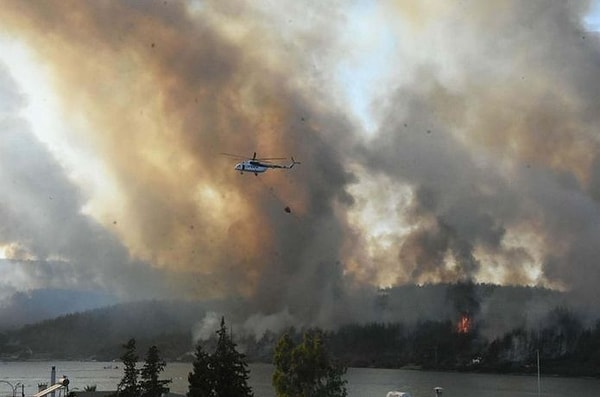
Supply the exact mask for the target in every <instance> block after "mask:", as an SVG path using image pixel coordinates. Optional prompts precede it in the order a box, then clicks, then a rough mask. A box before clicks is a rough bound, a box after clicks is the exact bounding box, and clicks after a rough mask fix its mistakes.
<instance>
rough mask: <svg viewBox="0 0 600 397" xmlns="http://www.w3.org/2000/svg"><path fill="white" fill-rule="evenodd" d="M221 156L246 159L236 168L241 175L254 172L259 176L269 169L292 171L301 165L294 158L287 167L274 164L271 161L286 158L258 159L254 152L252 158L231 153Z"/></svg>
mask: <svg viewBox="0 0 600 397" xmlns="http://www.w3.org/2000/svg"><path fill="white" fill-rule="evenodd" d="M221 154H222V155H225V156H229V157H234V158H239V159H244V161H242V162H240V163H237V164H236V165H235V167H234V169H235V170H236V171H239V172H240V174H243V173H244V172H252V173H254V175H258V174H260V173H263V172H265V171H266V170H268V169H269V168H281V169H288V170H289V169H292V168H293V167H294V166H295V165H296V164H300V162H299V161H296V160H294V158H293V157H292V162H291V163H289V164H287V165H285V164H274V163H272V162H271V161H274V160H285V157H273V158H256V152H254V155H253V156H252V158H249V157H244V156H238V155H235V154H229V153H221Z"/></svg>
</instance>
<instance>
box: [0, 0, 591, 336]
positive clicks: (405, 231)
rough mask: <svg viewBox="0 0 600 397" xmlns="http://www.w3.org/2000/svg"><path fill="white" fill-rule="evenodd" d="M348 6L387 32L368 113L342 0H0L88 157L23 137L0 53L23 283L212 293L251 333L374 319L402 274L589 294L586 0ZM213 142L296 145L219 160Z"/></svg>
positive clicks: (5, 230) (254, 147)
mask: <svg viewBox="0 0 600 397" xmlns="http://www.w3.org/2000/svg"><path fill="white" fill-rule="evenodd" d="M369 7H372V8H374V9H375V11H374V12H372V13H371V14H369V15H370V16H369V18H375V19H376V20H374V21H372V22H373V23H377V24H383V25H385V26H387V27H388V28H387V30H386V31H385V35H386V37H385V39H384V41H385V42H386V43H390V44H389V45H388V46H387V47H385V48H387V50H386V51H388V53H387V54H386V57H387V58H386V63H387V67H385V68H383V69H384V70H385V72H383V73H382V75H381V76H379V79H378V80H377V81H376V82H373V87H372V90H371V91H370V93H371V95H372V96H373V97H372V99H373V101H372V104H371V110H372V113H371V116H370V117H371V120H370V123H371V124H374V125H377V128H375V129H374V131H372V132H371V133H369V134H366V133H363V131H362V129H361V128H360V127H359V126H360V123H359V122H358V121H357V117H358V116H355V115H353V114H352V113H351V108H352V106H351V105H349V103H352V101H353V100H354V99H352V98H351V99H350V100H348V99H347V98H344V97H343V92H344V85H347V84H352V83H353V82H352V78H349V79H347V80H344V79H342V78H340V76H339V73H338V72H339V71H340V69H341V68H342V66H340V65H342V64H343V62H342V61H340V59H342V60H343V59H354V57H356V56H357V55H358V54H357V53H356V49H355V48H354V47H353V42H352V40H349V39H348V35H347V34H344V33H345V32H346V31H347V30H348V29H350V28H351V27H352V24H353V23H355V22H356V19H357V18H359V19H360V18H361V16H360V15H359V14H360V13H357V12H356V9H355V8H356V5H355V4H353V3H352V2H347V3H346V2H342V3H336V4H335V6H333V5H332V6H324V5H322V4H321V3H320V2H303V4H302V6H301V7H300V6H299V5H298V4H296V2H283V3H282V4H280V3H277V4H271V3H267V2H265V3H262V2H252V3H247V2H241V1H226V2H223V1H214V2H213V1H206V2H189V3H186V2H170V1H161V2H158V1H157V2H136V1H122V2H70V1H60V2H59V1H56V2H41V3H40V2H18V1H8V2H4V3H3V7H2V9H0V17H1V18H2V20H3V28H4V34H6V35H9V36H10V37H12V38H15V39H17V40H19V41H20V42H22V43H23V45H25V46H27V47H28V48H30V49H31V51H33V53H34V54H35V57H36V59H37V60H38V62H40V63H41V64H43V65H44V67H46V68H47V69H48V70H49V74H50V76H51V85H52V87H53V89H54V90H55V92H56V93H57V96H58V98H59V100H60V108H61V109H63V114H61V115H60V117H63V118H65V120H67V121H68V123H70V125H71V126H72V128H70V129H69V130H68V131H64V132H63V134H62V135H63V136H62V139H63V141H64V142H69V144H70V145H72V147H73V148H74V150H80V151H82V152H86V153H93V156H94V158H93V159H90V162H92V161H93V162H94V164H96V163H98V164H101V165H102V167H103V168H102V169H103V175H104V178H105V181H106V185H105V187H106V188H105V189H98V188H97V187H96V188H95V189H90V188H89V187H86V186H85V182H83V183H82V182H80V181H81V178H79V179H77V178H73V175H81V174H83V175H85V173H86V172H88V171H86V169H85V166H86V164H82V165H81V167H82V169H73V165H72V164H71V165H69V164H65V163H64V162H62V161H61V158H60V152H59V151H56V150H54V151H53V150H52V148H48V147H46V146H44V145H43V144H42V143H41V142H39V141H36V139H35V137H34V136H33V134H32V133H31V127H30V126H28V125H27V122H26V121H24V120H22V119H21V118H19V117H18V116H15V114H16V113H17V112H18V110H19V109H20V108H22V107H24V106H25V103H26V101H27V98H26V97H24V96H23V95H22V94H19V91H18V88H17V87H15V86H14V85H15V84H14V82H12V81H11V79H10V77H9V76H8V73H7V72H4V71H3V72H2V73H1V74H0V79H1V80H0V88H1V89H2V92H1V93H0V95H1V97H0V104H1V105H2V106H3V107H4V109H5V110H4V111H3V116H2V117H3V119H2V121H1V123H2V130H1V131H0V133H1V134H2V141H0V149H1V150H2V154H3V156H2V157H1V158H0V162H1V164H2V173H0V178H2V179H0V181H1V183H2V186H3V187H4V189H3V191H2V194H1V195H0V197H1V199H2V201H1V202H0V214H1V216H2V227H1V229H0V245H2V246H4V247H5V248H4V251H5V252H8V251H9V248H10V247H11V248H10V252H13V254H11V255H5V256H7V257H8V258H9V259H10V260H11V261H20V262H19V266H18V271H19V272H21V273H23V276H22V277H23V280H26V281H27V282H28V283H29V284H30V285H29V287H30V288H40V287H41V285H40V284H42V281H41V280H44V282H48V280H52V282H53V283H55V284H57V283H59V281H60V280H63V279H65V278H66V281H64V282H66V283H67V285H72V286H78V287H79V288H102V289H105V290H109V291H112V292H114V293H117V294H119V296H121V297H123V298H124V299H135V298H140V297H147V296H152V295H154V296H168V297H190V298H200V299H225V298H226V299H227V300H228V301H229V302H232V303H231V305H230V310H233V311H234V312H235V315H236V316H237V317H238V321H239V322H240V324H244V327H247V328H248V329H254V330H257V331H256V332H263V331H264V327H263V326H262V325H263V323H265V322H267V323H269V324H273V327H275V328H281V327H283V326H287V325H289V324H291V323H294V322H298V323H300V324H319V325H323V326H334V325H336V324H340V323H344V322H347V321H352V320H359V321H360V320H364V321H368V320H378V319H381V318H380V317H378V316H379V315H378V314H377V313H376V311H375V312H374V311H373V302H374V301H375V300H376V299H375V298H376V293H375V291H376V289H377V287H379V286H392V285H401V284H408V283H419V284H423V283H438V282H446V283H454V282H494V283H499V284H514V285H538V286H545V287H550V288H557V289H561V290H564V291H571V292H572V293H573V297H574V298H575V299H576V301H578V302H579V303H581V304H583V302H593V301H595V300H596V299H598V298H600V297H599V296H598V292H597V291H598V289H597V288H596V287H595V285H593V283H594V281H595V280H597V279H598V276H600V270H599V268H598V266H597V264H596V258H597V257H599V254H600V251H599V248H597V247H598V244H595V240H596V238H597V236H598V231H599V230H598V228H599V226H598V225H600V211H599V206H598V198H599V197H600V193H599V192H600V188H599V186H600V171H599V170H600V166H599V164H600V161H599V160H598V155H597V153H598V143H597V142H598V139H597V136H596V135H597V130H598V128H597V127H598V125H599V122H600V120H599V119H598V117H600V116H598V115H599V114H600V112H599V111H598V109H596V107H597V106H598V105H597V104H598V103H600V101H598V99H599V98H598V95H599V93H600V86H599V84H600V83H599V82H598V79H597V78H596V77H597V76H598V72H599V71H600V70H599V68H600V66H599V65H600V64H599V63H598V59H599V58H598V56H599V54H600V51H599V49H600V44H599V42H598V38H597V37H596V36H594V35H593V34H589V33H587V32H586V31H585V29H584V27H583V22H582V21H583V19H584V17H585V14H586V12H587V8H588V7H587V3H585V2H577V3H575V2H564V1H528V2H519V1H488V2H485V3H482V2H478V1H460V2H459V1H448V2H444V3H443V4H440V3H439V2H436V1H423V2H419V3H418V4H415V2H412V1H411V2H405V1H400V0H398V1H395V2H394V1H390V2H377V4H373V5H370V6H369ZM357 15H358V16H357ZM365 18H366V17H365ZM24 148H25V149H24ZM20 150H21V151H20ZM221 152H228V153H237V154H241V155H248V156H251V155H252V153H253V152H258V154H259V156H265V157H279V156H284V157H290V156H292V155H293V156H294V157H295V158H297V159H299V160H301V161H302V165H301V166H299V167H295V168H294V169H293V170H292V171H289V172H286V171H279V170H274V171H270V172H268V173H266V174H264V175H260V176H258V177H255V176H254V175H244V176H240V175H238V174H236V173H235V172H233V169H232V168H233V163H232V162H231V161H229V159H227V158H224V157H222V156H220V155H219V153H221ZM84 179H85V178H84ZM92 193H93V194H92ZM7 247H9V248H7ZM17 251H18V252H19V254H18V255H17V254H14V252H17ZM6 261H8V259H6ZM11 263H14V262H11ZM11 268H14V266H12V267H11ZM40 269H45V271H46V272H47V273H46V274H44V275H43V276H40V275H39V274H38V275H36V274H35V272H38V271H41V270H40ZM30 270H31V271H30ZM53 272H56V274H52V273H53ZM35 280H37V281H35ZM12 288H13V289H16V287H15V285H12ZM454 295H455V294H454ZM454 295H453V293H452V291H450V292H449V293H448V294H446V295H445V297H446V298H445V299H442V301H440V304H441V305H447V306H446V309H448V310H449V311H452V307H454V306H456V305H457V304H458V303H457V302H456V299H454V298H453V297H454ZM449 300H450V302H449ZM452 300H454V301H452ZM469 305H471V309H472V310H474V311H476V312H477V313H480V312H484V311H485V310H484V309H485V307H486V305H485V303H484V304H481V303H480V302H471V303H469ZM587 309H593V308H589V307H588V308H587ZM400 315H401V313H396V314H393V313H386V319H389V320H393V319H394V316H400ZM389 316H391V317H389Z"/></svg>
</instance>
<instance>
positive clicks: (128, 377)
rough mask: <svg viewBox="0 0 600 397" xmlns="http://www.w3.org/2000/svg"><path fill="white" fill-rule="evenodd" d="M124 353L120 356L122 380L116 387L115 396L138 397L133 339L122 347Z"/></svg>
mask: <svg viewBox="0 0 600 397" xmlns="http://www.w3.org/2000/svg"><path fill="white" fill-rule="evenodd" d="M123 348H124V349H125V353H123V355H122V356H121V361H122V362H123V367H124V374H123V378H122V379H121V381H120V382H119V385H118V386H117V395H118V396H119V397H139V395H140V388H139V386H138V373H139V371H138V369H137V368H136V364H137V360H138V356H137V354H136V352H135V339H134V338H131V339H129V341H127V343H126V344H124V345H123Z"/></svg>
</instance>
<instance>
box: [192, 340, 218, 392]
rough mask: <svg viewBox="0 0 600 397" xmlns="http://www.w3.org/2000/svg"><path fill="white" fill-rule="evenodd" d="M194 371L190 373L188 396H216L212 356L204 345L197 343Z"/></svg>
mask: <svg viewBox="0 0 600 397" xmlns="http://www.w3.org/2000/svg"><path fill="white" fill-rule="evenodd" d="M192 365H193V368H192V372H190V373H189V375H188V382H189V389H188V393H187V396H188V397H212V396H214V394H213V392H212V390H213V379H212V365H211V357H210V356H209V355H208V353H206V352H205V351H204V349H202V345H201V344H200V343H198V345H196V352H195V357H194V362H193V363H192Z"/></svg>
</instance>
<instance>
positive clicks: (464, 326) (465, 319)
mask: <svg viewBox="0 0 600 397" xmlns="http://www.w3.org/2000/svg"><path fill="white" fill-rule="evenodd" d="M456 330H457V331H458V333H459V334H467V333H469V331H471V319H470V318H469V316H467V315H466V314H463V315H462V316H460V320H458V324H457V325H456Z"/></svg>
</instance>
